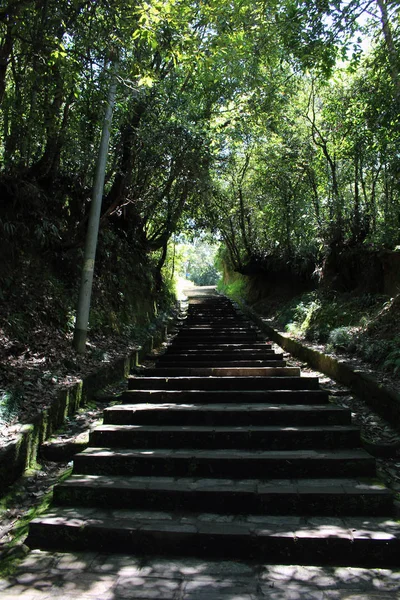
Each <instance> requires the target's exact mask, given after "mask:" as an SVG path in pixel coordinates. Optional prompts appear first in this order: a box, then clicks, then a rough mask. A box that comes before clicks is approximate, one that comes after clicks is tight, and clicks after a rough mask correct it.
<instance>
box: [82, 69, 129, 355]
mask: <svg viewBox="0 0 400 600" xmlns="http://www.w3.org/2000/svg"><path fill="white" fill-rule="evenodd" d="M117 69H118V63H117V61H116V60H115V59H114V60H113V62H112V69H111V71H112V75H111V82H110V88H109V91H108V98H107V106H106V112H105V115H104V121H103V130H102V134H101V141H100V148H99V155H98V158H97V165H96V174H95V178H94V185H93V195H92V203H91V206H90V214H89V223H88V229H87V233H86V242H85V252H84V258H83V269H82V279H81V286H80V290H79V299H78V308H77V311H76V323H75V331H74V340H73V346H74V349H75V350H76V351H77V352H79V353H80V354H83V353H84V352H85V350H86V338H87V330H88V324H89V312H90V299H91V296H92V287H93V274H94V261H95V257H96V248H97V238H98V234H99V224H100V215H101V204H102V200H103V190H104V178H105V172H106V165H107V154H108V146H109V142H110V130H111V121H112V113H113V108H114V104H115V94H116V89H117Z"/></svg>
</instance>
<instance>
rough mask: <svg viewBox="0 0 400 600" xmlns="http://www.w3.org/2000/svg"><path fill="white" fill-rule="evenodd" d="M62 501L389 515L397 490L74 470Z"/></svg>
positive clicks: (353, 483)
mask: <svg viewBox="0 0 400 600" xmlns="http://www.w3.org/2000/svg"><path fill="white" fill-rule="evenodd" d="M54 502H55V503H56V504H57V505H59V506H61V505H62V506H93V507H96V506H98V507H105V508H106V507H109V508H131V509H136V510H148V509H149V508H151V509H152V510H154V511H159V510H173V511H188V510H190V511H194V512H211V511H212V512H214V513H217V514H226V513H231V514H239V515H243V514H261V515H265V514H268V515H298V516H305V515H309V516H311V515H312V516H317V515H332V513H334V514H340V515H342V516H348V515H370V516H373V515H375V516H378V515H390V514H391V513H392V511H393V494H392V492H391V491H389V490H388V489H387V488H385V487H384V486H380V485H377V484H376V483H374V482H371V481H368V480H365V481H359V480H357V479H310V480H305V481H303V480H301V479H298V480H292V479H290V480H289V479H279V480H274V479H270V480H262V479H243V480H235V481H233V480H231V479H195V478H192V477H189V478H172V477H118V476H113V475H111V476H102V475H73V476H71V477H70V478H69V479H68V480H67V481H65V482H63V483H61V484H59V485H57V486H56V487H55V489H54Z"/></svg>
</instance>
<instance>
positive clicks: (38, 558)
mask: <svg viewBox="0 0 400 600" xmlns="http://www.w3.org/2000/svg"><path fill="white" fill-rule="evenodd" d="M0 598H1V600H14V599H17V598H18V599H19V600H50V599H56V598H62V599H63V600H95V599H98V600H122V599H130V600H263V599H265V598H267V599H269V600H308V599H310V600H368V599H370V600H372V599H375V600H378V599H379V600H380V599H381V598H384V599H386V598H387V599H388V600H389V599H392V598H398V599H399V598H400V570H396V571H393V570H390V569H362V568H353V567H352V568H349V567H340V568H339V567H328V568H327V567H302V566H287V565H286V566H285V565H266V564H256V563H247V562H236V561H221V560H219V561H204V560H200V559H186V558H181V559H179V558H177V559H165V558H148V559H144V558H143V559H139V558H136V557H132V556H127V555H118V554H116V555H110V554H96V553H71V554H61V553H52V552H42V551H32V552H30V553H29V554H28V556H27V557H26V558H25V559H24V560H23V561H22V563H21V564H20V565H19V567H18V569H17V571H16V572H15V573H14V575H13V576H12V577H10V578H8V579H3V580H0Z"/></svg>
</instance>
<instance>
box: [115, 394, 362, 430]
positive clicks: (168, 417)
mask: <svg viewBox="0 0 400 600" xmlns="http://www.w3.org/2000/svg"><path fill="white" fill-rule="evenodd" d="M158 393H159V394H163V395H164V398H165V395H167V394H168V392H157V393H156V394H155V395H156V396H157V394H158ZM172 393H173V394H175V393H176V392H172ZM178 393H180V394H184V392H178ZM308 393H311V392H308ZM317 393H318V392H317ZM130 394H131V395H133V396H135V394H137V392H133V393H132V392H130ZM139 394H140V392H139ZM192 394H193V392H192ZM199 394H204V392H199ZM153 395H154V394H152V395H151V397H150V399H151V401H153ZM219 396H220V395H219ZM147 398H148V396H147ZM148 399H149V398H148ZM154 400H155V402H156V404H151V403H148V402H147V403H146V404H122V405H116V406H111V407H109V408H107V409H106V410H105V411H104V423H105V424H108V425H118V424H121V425H135V424H136V425H214V426H218V425H242V426H245V425H269V426H274V425H275V426H277V425H283V426H286V427H290V426H296V427H298V426H301V425H310V426H311V425H314V426H318V425H319V426H328V425H350V423H351V412H350V411H349V410H347V409H344V408H340V407H338V406H333V405H330V404H326V405H325V404H322V405H318V404H316V405H313V406H305V405H301V404H297V405H296V404H294V405H285V404H279V405H276V404H262V403H260V404H249V403H244V404H241V405H237V404H232V403H225V404H222V403H221V402H219V403H217V402H216V403H215V404H195V403H194V404H187V405H185V401H184V400H182V404H172V403H170V402H165V403H164V404H162V403H160V400H159V399H158V398H155V399H154ZM161 402H162V401H161Z"/></svg>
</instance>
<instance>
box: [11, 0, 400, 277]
mask: <svg viewBox="0 0 400 600" xmlns="http://www.w3.org/2000/svg"><path fill="white" fill-rule="evenodd" d="M399 19H400V11H399V6H398V4H397V3H396V2H394V1H388V0H346V1H345V2H340V1H336V0H333V1H329V0H327V1H322V2H321V0H256V1H254V0H234V1H232V0H230V1H227V0H206V1H203V0H168V1H166V2H165V1H161V0H148V1H144V0H139V1H135V2H132V1H131V0H124V2H121V1H119V0H116V1H114V2H109V1H108V0H99V1H98V2H90V0H8V2H7V1H6V3H5V4H4V3H3V6H2V7H1V8H0V131H1V132H2V136H1V144H0V157H1V169H0V189H1V202H0V232H1V233H2V242H0V244H1V246H2V251H3V252H4V253H5V254H7V252H8V249H9V246H10V241H12V240H13V239H15V238H16V237H18V239H19V240H21V247H23V246H24V244H25V243H26V244H27V245H29V246H30V247H32V245H33V246H35V247H37V248H38V249H41V250H46V251H48V250H51V251H52V252H54V253H56V254H58V255H60V256H62V255H63V254H65V253H66V252H68V251H70V250H71V248H80V247H81V246H82V243H83V239H84V234H85V228H86V224H87V216H88V210H89V205H90V198H91V186H92V182H93V175H94V170H95V162H96V155H97V148H98V144H99V139H100V135H101V128H102V120H103V116H104V105H105V102H106V98H107V90H108V86H109V81H110V77H111V74H110V65H111V62H112V60H113V58H114V57H116V56H118V62H119V71H118V86H117V102H116V109H115V116H114V120H113V128H112V132H111V146H110V151H109V157H108V164H107V173H106V184H105V194H104V198H103V208H102V217H101V227H102V230H103V232H104V235H106V232H108V235H112V236H116V237H117V238H120V239H123V240H124V243H127V244H129V245H130V246H131V247H132V249H136V250H135V251H138V249H140V251H141V252H142V253H145V254H147V255H150V256H152V257H153V258H154V262H155V265H156V268H157V269H158V270H159V271H160V270H161V268H162V266H163V264H164V262H165V260H166V253H167V246H168V241H169V240H170V238H171V236H172V235H173V234H174V233H175V232H179V231H188V230H191V229H192V230H196V229H197V230H199V229H206V230H208V231H212V232H214V235H215V238H216V239H218V240H221V241H223V243H224V245H225V246H226V249H227V253H228V254H227V256H228V257H229V260H230V262H231V264H232V266H233V268H234V269H236V270H238V271H239V272H243V273H246V272H251V271H254V270H257V269H262V268H264V267H265V265H266V264H268V261H270V260H272V259H273V260H274V261H277V262H278V263H279V261H281V262H282V263H284V264H287V263H288V262H289V261H290V262H291V263H292V264H295V265H297V267H298V269H299V270H301V269H303V268H311V266H312V265H314V267H315V264H318V262H321V260H323V258H324V257H325V256H326V255H327V254H328V253H329V252H332V251H338V249H340V248H343V247H344V246H346V245H347V246H349V245H350V246H351V245H359V246H361V247H377V248H382V247H390V248H393V247H395V246H396V245H398V244H400V228H399V226H400V196H399V195H400V185H399V176H400V157H399V150H398V148H399V136H400V123H399V115H400V78H399V72H400V71H399V69H400V58H399V56H400V48H399V46H400V28H399V25H400V21H399ZM362 39H364V40H365V39H368V40H369V48H368V49H367V50H365V49H363V46H362V43H361V42H362ZM364 45H365V44H364Z"/></svg>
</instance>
